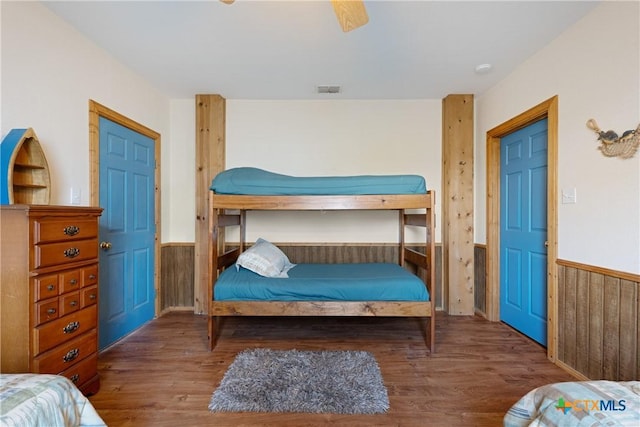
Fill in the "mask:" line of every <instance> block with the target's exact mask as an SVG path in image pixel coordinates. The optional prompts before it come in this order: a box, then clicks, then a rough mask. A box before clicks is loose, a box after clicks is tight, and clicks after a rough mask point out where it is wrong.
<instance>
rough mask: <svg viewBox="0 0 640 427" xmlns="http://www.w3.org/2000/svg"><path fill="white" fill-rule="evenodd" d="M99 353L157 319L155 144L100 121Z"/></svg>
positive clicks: (138, 134)
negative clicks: (154, 318)
mask: <svg viewBox="0 0 640 427" xmlns="http://www.w3.org/2000/svg"><path fill="white" fill-rule="evenodd" d="M100 206H101V207H102V208H104V212H103V214H102V217H101V218H100V241H101V243H100V247H101V251H100V297H99V300H100V310H99V341H100V342H99V347H100V348H101V349H103V348H105V347H107V346H109V345H111V344H113V343H114V342H115V341H117V340H118V339H120V338H122V337H124V336H125V335H127V334H129V333H130V332H132V331H134V330H135V329H137V328H139V327H140V326H142V325H143V324H144V323H146V322H148V321H149V320H151V319H152V318H153V316H154V314H155V290H154V265H155V259H154V257H155V253H154V251H155V234H156V230H155V149H154V140H153V139H151V138H149V137H147V136H144V135H142V134H140V133H137V132H135V131H133V130H131V129H129V128H126V127H124V126H121V125H120V124H117V123H115V122H112V121H110V120H107V119H105V118H103V117H101V118H100Z"/></svg>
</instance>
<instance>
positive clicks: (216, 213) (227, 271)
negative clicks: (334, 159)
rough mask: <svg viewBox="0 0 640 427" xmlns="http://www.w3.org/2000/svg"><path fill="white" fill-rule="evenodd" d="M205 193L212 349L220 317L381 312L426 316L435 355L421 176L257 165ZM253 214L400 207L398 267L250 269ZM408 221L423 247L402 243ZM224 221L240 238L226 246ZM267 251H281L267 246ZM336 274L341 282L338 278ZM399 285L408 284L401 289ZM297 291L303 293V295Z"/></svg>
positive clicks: (428, 208)
mask: <svg viewBox="0 0 640 427" xmlns="http://www.w3.org/2000/svg"><path fill="white" fill-rule="evenodd" d="M210 190H211V191H210V192H209V254H210V257H211V262H210V263H209V278H210V279H211V280H210V283H211V286H209V287H208V293H209V295H208V301H209V324H208V328H209V329H208V333H209V349H210V350H213V348H214V347H215V345H216V342H217V339H218V336H219V329H220V323H221V320H222V318H224V317H226V316H384V317H417V318H425V319H427V321H426V322H424V325H425V327H424V331H423V332H424V335H425V341H426V343H427V344H428V347H429V349H430V351H431V353H433V352H435V305H434V301H435V270H434V264H435V262H434V260H435V243H434V228H435V214H434V207H435V194H434V192H433V191H432V190H427V189H426V185H425V182H424V178H422V177H420V176H417V175H385V176H376V175H360V176H349V177H341V176H335V177H292V176H287V175H280V174H275V173H272V172H268V171H264V170H261V169H256V168H234V169H229V170H226V171H224V172H222V173H220V174H218V175H217V176H216V177H215V178H214V180H213V181H212V184H211V187H210ZM251 210H260V211H305V210H317V211H332V210H393V211H397V212H398V227H399V239H398V240H399V242H398V249H399V250H398V255H399V256H398V258H399V259H398V260H397V264H388V263H387V264H385V263H369V264H337V265H336V264H320V265H318V264H299V265H295V266H294V267H292V264H290V263H289V265H287V266H286V268H282V267H283V265H284V264H287V263H288V262H289V261H288V259H286V258H285V259H284V261H282V262H281V264H279V265H278V267H277V269H276V270H280V271H279V272H277V273H278V274H276V275H269V274H266V273H263V272H259V271H258V272H255V271H249V270H247V269H246V268H244V267H240V265H239V258H240V259H242V257H243V256H244V254H246V253H248V252H249V251H250V249H251V248H249V249H247V243H246V241H245V240H246V219H247V215H246V213H247V211H251ZM414 212H418V213H414ZM410 226H411V227H422V228H425V229H426V233H425V235H426V239H425V241H424V244H423V243H419V244H415V243H411V244H408V243H407V242H406V241H405V229H406V228H407V227H410ZM227 227H239V230H240V231H239V242H233V243H227V242H225V234H226V233H225V229H226V228H227ZM257 243H267V244H269V242H262V241H258V242H257ZM257 246H258V245H253V246H252V248H253V247H257ZM269 250H273V251H276V252H277V251H278V249H277V248H274V247H273V246H272V247H271V248H270V249H269ZM272 253H273V252H272ZM289 268H290V269H289ZM286 270H288V272H287V271H286ZM263 274H264V275H267V276H269V277H263ZM318 276H320V277H318ZM341 277H346V278H345V279H342V280H341V279H340V278H341ZM229 281H230V282H234V283H235V289H236V290H240V294H238V293H234V292H236V291H234V290H231V291H228V288H227V287H226V286H227V285H228V282H229ZM352 282H356V285H355V286H356V287H357V288H358V289H357V290H356V291H353V292H352V291H350V290H345V288H344V287H342V285H344V284H347V283H349V284H351V283H352ZM416 282H417V283H419V286H418V289H416V285H415V283H416ZM405 283H411V285H407V286H406V287H405ZM232 287H233V285H232ZM256 287H257V288H258V289H259V290H258V291H255V289H256ZM409 287H413V293H409V294H407V293H405V292H404V291H403V289H408V288H409ZM331 289H332V290H331ZM300 290H307V291H308V292H307V293H306V294H305V295H300ZM302 293H304V292H302ZM427 324H428V327H427V326H426V325H427Z"/></svg>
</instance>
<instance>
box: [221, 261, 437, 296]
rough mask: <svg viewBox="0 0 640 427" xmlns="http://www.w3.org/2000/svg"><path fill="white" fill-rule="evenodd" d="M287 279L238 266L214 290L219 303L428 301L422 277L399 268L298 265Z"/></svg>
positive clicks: (371, 264)
mask: <svg viewBox="0 0 640 427" xmlns="http://www.w3.org/2000/svg"><path fill="white" fill-rule="evenodd" d="M288 275H289V277H288V278H273V277H263V276H260V275H258V274H256V273H254V272H252V271H249V270H247V269H245V268H242V267H240V268H239V269H238V268H236V266H235V265H233V266H231V267H229V268H227V269H226V270H224V271H223V272H222V273H221V274H220V276H219V277H218V280H217V282H216V283H215V287H214V299H215V300H217V301H221V300H230V301H429V293H428V292H427V289H426V286H425V284H424V283H423V282H422V280H420V278H419V277H417V276H416V275H414V274H412V273H410V272H409V271H407V270H405V269H404V268H403V267H401V266H399V265H397V264H390V263H359V264H297V265H296V266H295V267H293V268H292V269H291V270H289V272H288Z"/></svg>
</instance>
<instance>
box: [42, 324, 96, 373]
mask: <svg viewBox="0 0 640 427" xmlns="http://www.w3.org/2000/svg"><path fill="white" fill-rule="evenodd" d="M97 343H98V340H97V336H96V331H91V332H89V333H88V334H84V335H82V336H80V337H78V338H76V339H74V340H71V341H68V342H66V343H64V344H62V345H60V346H58V347H55V348H54V349H52V350H49V351H47V352H46V353H43V354H41V355H40V356H38V357H36V358H35V359H34V361H33V363H34V366H33V370H34V372H39V373H41V374H58V373H60V372H62V371H64V370H65V369H68V368H70V367H71V366H73V365H75V364H76V363H78V362H80V361H81V360H83V359H84V358H86V357H88V356H90V355H92V354H94V353H95V352H96V349H97V348H98V344H97Z"/></svg>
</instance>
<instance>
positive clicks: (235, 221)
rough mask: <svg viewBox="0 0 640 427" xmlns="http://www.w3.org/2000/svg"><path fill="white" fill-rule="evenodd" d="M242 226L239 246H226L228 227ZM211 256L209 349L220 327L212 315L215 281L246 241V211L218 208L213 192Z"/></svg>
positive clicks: (211, 203)
mask: <svg viewBox="0 0 640 427" xmlns="http://www.w3.org/2000/svg"><path fill="white" fill-rule="evenodd" d="M233 226H237V227H240V244H239V246H238V247H237V248H232V249H228V248H227V247H226V239H225V238H224V237H225V236H224V231H225V228H226V227H233ZM209 236H210V238H209V258H208V259H210V260H212V261H213V260H215V262H209V271H208V277H209V281H210V283H208V286H207V289H208V292H207V298H208V303H207V304H208V307H209V310H208V314H209V315H208V316H207V317H208V319H209V321H208V323H209V325H208V334H209V351H212V350H213V347H215V345H216V340H217V337H218V333H217V328H218V327H219V323H220V321H219V319H218V317H217V316H216V317H214V316H211V315H210V313H211V305H212V303H213V283H214V282H215V281H216V280H217V278H218V275H219V274H220V273H221V272H222V270H224V269H225V268H227V267H229V266H230V265H233V263H235V262H236V260H237V259H238V257H239V256H240V254H241V253H242V252H243V251H244V247H245V242H246V211H245V210H240V211H239V212H238V213H227V212H226V210H225V209H216V208H214V206H213V193H210V194H209Z"/></svg>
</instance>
